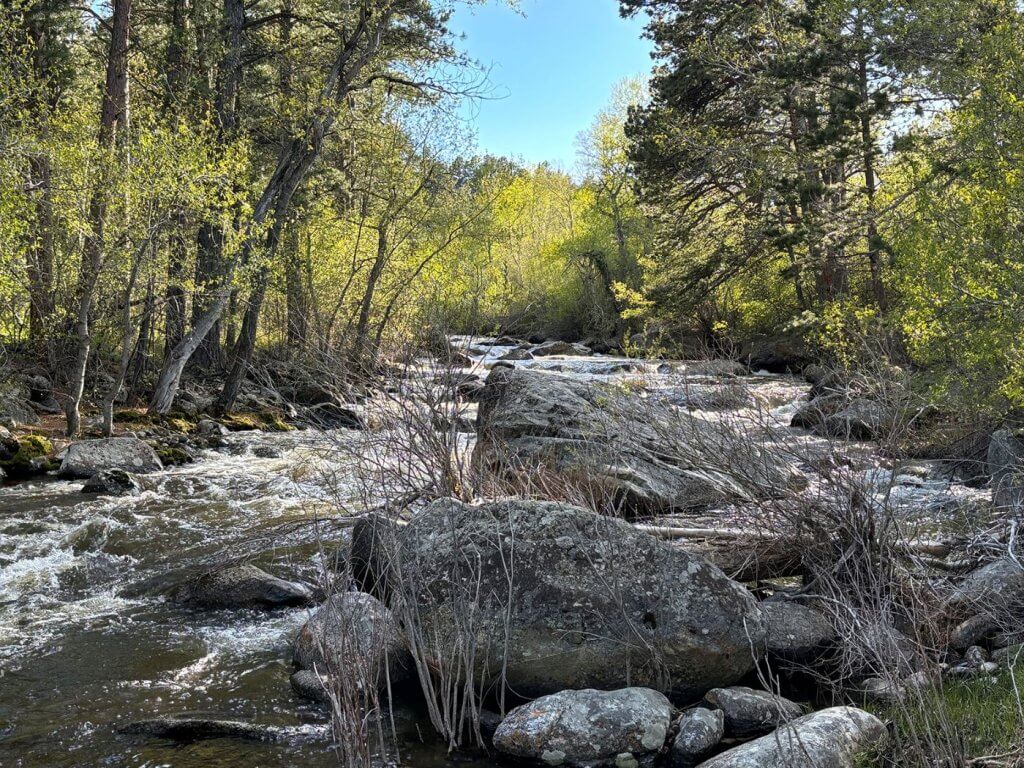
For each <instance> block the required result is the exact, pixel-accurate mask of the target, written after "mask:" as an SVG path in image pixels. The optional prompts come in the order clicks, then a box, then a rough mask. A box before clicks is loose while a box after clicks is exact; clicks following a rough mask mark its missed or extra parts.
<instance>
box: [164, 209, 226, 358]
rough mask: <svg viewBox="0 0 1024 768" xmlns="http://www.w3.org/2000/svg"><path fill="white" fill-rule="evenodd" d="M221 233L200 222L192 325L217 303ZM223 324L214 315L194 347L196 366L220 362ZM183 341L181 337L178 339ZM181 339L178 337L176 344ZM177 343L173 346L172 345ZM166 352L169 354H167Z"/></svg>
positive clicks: (222, 277) (220, 279)
mask: <svg viewBox="0 0 1024 768" xmlns="http://www.w3.org/2000/svg"><path fill="white" fill-rule="evenodd" d="M223 241H224V233H223V232H221V231H220V229H219V228H217V226H216V225H214V224H211V223H209V222H204V223H203V225H202V226H201V227H200V228H199V235H198V238H197V255H196V274H195V283H196V290H195V294H194V295H193V297H192V327H193V328H195V327H196V326H197V325H198V324H199V323H200V322H201V321H202V319H203V318H204V317H205V316H206V313H207V312H209V311H210V309H211V307H213V306H215V305H216V304H217V297H218V296H219V295H220V291H221V290H222V289H223V287H224V286H223V284H222V283H223V281H224V279H225V278H224V275H223V274H222V273H221V270H222V268H223V264H222V253H223V248H222V244H223ZM222 325H223V323H222V322H221V319H220V317H217V318H216V319H215V320H214V322H213V325H212V326H211V327H210V330H209V331H208V333H207V334H206V336H205V337H204V338H203V339H201V340H200V342H199V345H198V346H197V347H196V349H195V358H194V363H195V365H197V366H198V367H200V368H204V369H211V368H219V367H220V366H221V365H222V364H223V362H224V355H223V353H222V352H221V346H220V339H221V328H222ZM182 340H183V339H182ZM182 340H179V342H178V343H179V344H180V343H181V341H182ZM175 346H177V345H175ZM168 354H169V353H168Z"/></svg>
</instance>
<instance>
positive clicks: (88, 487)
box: [82, 469, 142, 496]
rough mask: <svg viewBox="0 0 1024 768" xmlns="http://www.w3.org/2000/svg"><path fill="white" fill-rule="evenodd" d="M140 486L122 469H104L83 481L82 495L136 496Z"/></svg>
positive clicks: (140, 488)
mask: <svg viewBox="0 0 1024 768" xmlns="http://www.w3.org/2000/svg"><path fill="white" fill-rule="evenodd" d="M141 492H142V486H141V485H139V481H138V480H136V479H135V478H134V477H133V476H132V475H131V474H129V473H128V472H125V471H124V470H123V469H105V470H103V471H102V472H97V473H96V474H95V475H93V476H92V477H90V478H89V479H88V480H86V481H85V485H83V486H82V493H102V494H103V495H104V496H136V495H138V494H139V493H141Z"/></svg>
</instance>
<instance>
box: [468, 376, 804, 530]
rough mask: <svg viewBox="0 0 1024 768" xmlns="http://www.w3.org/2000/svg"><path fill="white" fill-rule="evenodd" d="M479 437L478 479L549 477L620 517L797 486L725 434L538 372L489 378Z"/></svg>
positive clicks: (763, 453)
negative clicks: (486, 474) (481, 474)
mask: <svg viewBox="0 0 1024 768" xmlns="http://www.w3.org/2000/svg"><path fill="white" fill-rule="evenodd" d="M477 431H478V441H477V446H476V448H475V450H474V455H473V461H474V462H475V464H476V466H477V467H478V469H481V470H485V471H490V472H494V473H496V474H498V475H499V476H502V477H504V478H506V479H509V480H513V481H523V480H525V481H527V482H530V483H533V482H536V481H537V478H538V477H539V476H542V475H543V473H551V474H553V475H554V476H555V477H556V478H557V480H558V481H560V482H568V483H569V484H570V485H572V486H576V487H579V488H581V489H583V490H584V491H585V492H587V493H588V495H590V496H592V497H594V498H597V499H603V500H607V501H610V502H611V503H613V504H614V505H615V506H616V507H617V508H618V509H619V510H621V511H622V512H624V513H626V514H657V513H663V512H668V511H672V510H677V509H691V508H700V507H705V506H707V505H709V504H712V503H716V502H721V501H723V500H735V499H752V498H760V497H770V496H778V495H781V494H783V493H785V492H786V490H787V489H790V488H795V487H798V486H799V485H800V484H801V483H803V482H804V478H803V476H802V475H800V474H799V473H798V472H796V471H795V470H794V469H792V468H791V467H790V466H789V465H788V464H786V463H785V462H784V461H782V459H781V458H779V457H777V456H775V455H774V454H772V453H770V452H768V451H767V450H766V449H764V448H763V447H761V446H759V445H758V444H757V443H756V442H755V441H752V440H751V439H750V437H749V435H744V434H741V433H740V432H739V430H737V429H735V428H733V427H732V426H730V425H728V424H724V423H715V422H711V421H708V420H705V419H701V418H699V417H697V416H693V415H691V414H688V413H684V412H681V411H679V410H678V409H676V408H673V407H672V406H671V405H666V404H658V403H653V402H650V401H645V402H639V401H638V400H637V399H636V398H633V399H631V398H629V397H628V396H624V395H622V394H621V393H619V392H617V391H616V390H615V389H613V388H610V387H607V386H601V385H598V384H595V383H592V382H588V381H583V380H579V379H573V378H569V377H566V376H560V375H558V374H554V373H549V372H544V371H531V370H523V369H512V368H495V369H493V370H492V371H491V373H490V375H489V376H488V377H487V386H486V387H485V389H484V391H483V393H482V395H481V400H480V409H479V413H478V417H477ZM539 473H540V474H539Z"/></svg>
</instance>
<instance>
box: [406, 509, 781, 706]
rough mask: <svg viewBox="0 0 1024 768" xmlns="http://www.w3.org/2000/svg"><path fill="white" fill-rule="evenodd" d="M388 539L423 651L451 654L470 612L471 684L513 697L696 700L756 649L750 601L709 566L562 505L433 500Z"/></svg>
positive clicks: (737, 673) (756, 612)
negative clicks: (586, 694) (636, 693)
mask: <svg viewBox="0 0 1024 768" xmlns="http://www.w3.org/2000/svg"><path fill="white" fill-rule="evenodd" d="M399 543H400V546H401V549H400V560H399V562H401V564H402V568H401V578H402V580H403V588H404V590H406V592H405V593H406V594H407V595H414V596H415V599H416V604H417V606H418V612H419V623H420V626H419V631H420V633H421V635H422V637H423V638H426V639H428V640H429V642H426V641H425V642H424V643H423V644H424V649H423V650H424V652H426V653H429V654H437V655H438V656H440V655H443V654H449V653H450V652H451V648H452V646H453V644H454V643H456V642H457V639H458V637H459V634H460V632H464V631H465V626H464V625H465V622H466V621H467V617H470V616H472V618H473V622H474V624H473V627H472V628H471V629H472V631H473V632H474V634H475V638H476V653H475V658H474V663H475V669H474V677H475V678H476V679H478V680H480V681H481V682H482V683H484V684H485V685H486V684H488V683H490V684H495V685H499V684H500V682H501V680H504V681H505V682H506V684H507V685H508V687H509V688H510V689H511V690H513V691H515V692H516V693H517V694H518V695H522V696H541V695H544V694H550V693H556V692H558V691H561V690H564V689H567V688H577V689H578V688H598V689H604V690H613V689H617V688H622V687H624V686H628V685H640V686H644V687H648V688H655V689H657V690H660V691H662V692H664V693H669V694H670V695H673V696H676V697H678V698H680V699H684V700H685V699H695V698H697V697H699V696H701V695H702V694H703V693H704V692H705V691H707V690H708V689H709V688H713V687H716V686H722V685H729V684H731V683H733V682H735V681H736V680H738V679H739V678H741V677H742V676H743V675H745V674H746V673H747V672H749V671H750V670H751V669H752V668H753V665H754V656H755V655H756V654H759V653H760V652H761V650H762V648H763V645H764V638H765V625H764V620H763V618H762V616H761V611H760V609H759V608H758V605H757V602H756V601H755V600H754V599H753V597H752V596H751V595H750V593H749V592H748V591H747V590H746V589H745V588H744V587H742V586H741V585H740V584H737V583H736V582H734V581H732V580H730V579H729V578H727V577H726V576H725V575H724V574H723V573H722V572H721V571H720V570H719V569H718V568H716V567H715V566H714V565H711V564H710V563H708V562H707V561H705V560H704V559H703V558H701V557H700V556H698V555H694V554H692V553H689V552H686V551H684V550H682V549H679V548H676V547H673V546H671V545H669V544H667V543H666V542H663V541H661V540H659V539H656V538H654V537H653V536H650V535H648V534H646V533H644V532H642V531H638V530H637V529H636V528H634V527H633V526H631V525H630V524H629V523H627V522H626V521H624V520H621V519H618V518H612V517H607V516H603V515H597V514H594V513H593V512H590V511H588V510H585V509H581V508H579V507H574V506H571V505H569V504H564V503H558V502H544V501H528V500H508V501H498V502H491V503H485V504H481V505H478V506H471V505H467V504H462V503H460V502H456V501H440V502H435V503H434V504H431V505H429V506H427V507H426V508H424V509H423V510H422V511H421V512H420V513H419V514H417V515H416V516H415V517H414V518H413V520H412V521H411V522H410V524H409V525H408V526H406V527H404V528H403V529H401V531H400V533H399ZM509 573H514V574H515V578H514V579H513V580H512V583H511V584H510V583H509V578H508V575H507V574H509ZM471 605H472V607H471Z"/></svg>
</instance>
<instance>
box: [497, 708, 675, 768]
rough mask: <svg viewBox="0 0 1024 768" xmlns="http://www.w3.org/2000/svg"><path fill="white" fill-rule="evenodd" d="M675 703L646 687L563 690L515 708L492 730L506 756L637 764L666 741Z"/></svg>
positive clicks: (554, 761)
mask: <svg viewBox="0 0 1024 768" xmlns="http://www.w3.org/2000/svg"><path fill="white" fill-rule="evenodd" d="M671 721H672V705H671V704H670V703H669V701H668V699H666V698H665V697H664V696H663V695H662V694H660V693H658V692H657V691H652V690H650V689H648V688H623V689H621V690H618V691H595V690H582V691H562V692H560V693H556V694H553V695H551V696H542V697H541V698H539V699H537V700H536V701H533V702H531V703H529V704H524V705H523V706H521V707H516V708H515V709H513V710H512V711H511V712H509V714H508V716H507V717H506V718H505V719H504V720H503V721H502V722H501V725H499V726H498V729H497V730H496V731H495V733H494V746H495V747H496V748H497V749H498V750H500V751H501V752H504V753H505V754H508V755H513V756H515V757H520V758H526V759H529V760H534V761H536V762H540V763H545V764H547V765H552V766H555V765H572V766H593V765H617V766H619V768H628V766H635V765H637V763H638V761H639V760H640V759H642V758H643V757H645V756H648V755H651V754H653V753H655V752H657V751H658V750H660V749H661V747H662V746H663V745H664V743H665V738H666V735H667V734H668V728H669V725H670V724H671Z"/></svg>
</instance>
